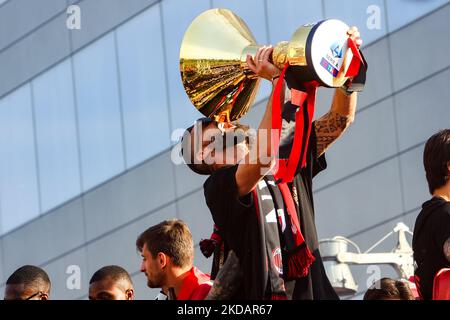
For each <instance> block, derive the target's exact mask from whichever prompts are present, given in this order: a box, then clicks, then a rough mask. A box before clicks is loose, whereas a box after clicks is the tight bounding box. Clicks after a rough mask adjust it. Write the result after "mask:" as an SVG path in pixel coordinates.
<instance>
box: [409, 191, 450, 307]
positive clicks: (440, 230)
mask: <svg viewBox="0 0 450 320" xmlns="http://www.w3.org/2000/svg"><path fill="white" fill-rule="evenodd" d="M448 238H450V202H448V201H445V200H444V199H442V198H438V197H434V198H432V199H431V200H428V201H426V202H425V203H424V204H423V205H422V211H421V212H420V213H419V215H418V216H417V219H416V224H415V226H414V236H413V250H414V260H415V267H416V270H415V278H416V285H417V289H418V290H419V292H420V295H421V297H422V298H423V299H425V300H431V298H432V293H433V281H434V276H435V275H436V273H437V272H438V271H439V270H440V269H442V268H450V262H449V261H448V260H447V259H446V257H445V256H444V251H443V249H444V242H445V241H446V240H447V239H448Z"/></svg>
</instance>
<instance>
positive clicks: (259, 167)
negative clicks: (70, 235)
mask: <svg viewBox="0 0 450 320" xmlns="http://www.w3.org/2000/svg"><path fill="white" fill-rule="evenodd" d="M348 35H349V37H350V38H351V39H353V40H354V41H355V43H356V44H357V45H358V46H359V45H361V39H360V37H359V32H358V30H357V29H356V28H354V27H352V28H351V29H350V30H349V31H348ZM272 51H273V48H272V47H270V46H269V47H262V48H260V49H259V50H258V52H257V54H256V56H255V57H254V58H253V57H251V56H247V65H248V66H249V68H250V69H251V71H252V72H254V73H255V74H256V75H258V76H259V77H261V78H263V79H266V80H268V81H270V82H271V83H272V85H273V87H274V90H273V91H272V94H271V97H270V99H269V103H268V104H267V107H266V109H265V113H264V115H263V118H262V120H261V123H260V125H259V128H258V130H257V134H256V135H254V136H252V135H251V134H250V130H249V128H248V127H247V126H244V125H241V124H238V123H228V124H224V123H218V122H216V121H213V120H212V119H210V118H202V119H199V120H198V121H196V123H195V124H194V125H193V126H192V127H190V128H188V129H187V130H186V132H185V134H184V136H183V139H182V142H181V147H182V148H181V150H182V156H183V158H184V161H185V163H186V164H187V165H188V167H189V168H190V169H191V170H193V171H194V172H196V173H198V174H202V175H208V178H207V179H206V181H205V183H204V195H205V201H206V204H207V206H208V208H209V210H210V212H211V215H212V218H213V221H214V226H212V229H213V233H212V235H211V237H210V239H205V240H203V241H202V242H201V243H200V248H201V250H202V252H203V254H204V255H205V256H207V257H209V256H211V255H212V254H214V258H213V262H212V268H211V273H210V274H207V273H203V272H202V271H200V270H199V269H197V268H196V267H195V266H194V265H193V261H194V244H193V240H192V234H191V232H190V231H189V228H188V226H187V225H186V224H185V223H184V222H182V221H180V220H166V221H163V222H161V223H159V224H157V225H155V226H151V227H150V228H148V229H147V230H146V231H144V232H143V233H142V234H141V235H139V237H138V238H137V240H136V247H137V249H138V250H139V252H140V253H141V255H142V264H141V271H142V272H143V273H145V275H146V277H147V284H148V286H149V287H150V288H160V289H161V295H159V296H158V299H161V298H163V299H177V300H199V299H211V300H216V299H252V300H291V299H292V300H331V299H339V297H338V295H337V294H336V292H335V291H334V289H333V287H332V286H331V284H330V281H329V280H328V277H327V275H326V273H325V268H324V264H323V261H322V258H321V255H320V252H319V246H318V236H317V230H316V226H315V214H314V200H313V192H312V180H313V178H314V176H316V175H317V174H318V173H319V172H321V171H322V170H324V169H325V168H326V166H327V163H326V160H325V152H326V151H327V150H328V148H329V147H330V145H331V144H332V143H333V142H334V141H336V139H338V138H339V137H340V136H341V135H342V134H343V133H344V131H345V130H346V129H347V128H348V127H349V125H350V124H351V123H352V122H353V121H354V118H355V111H356V102H357V93H356V92H353V91H352V88H351V82H350V83H347V84H346V85H344V86H343V87H341V88H338V89H336V91H335V94H334V97H333V101H332V103H331V107H330V109H329V110H328V112H327V113H325V114H324V115H323V116H321V117H319V118H318V119H317V120H315V121H313V122H311V123H310V124H309V123H308V122H305V126H304V128H305V130H304V132H303V135H302V141H301V146H302V147H301V148H300V149H299V150H298V151H299V152H301V154H300V155H299V157H300V161H299V162H298V166H297V167H296V168H294V171H295V172H294V173H293V178H292V180H291V181H280V180H279V179H278V180H277V178H276V176H275V177H274V175H272V172H273V170H274V169H275V168H276V166H277V165H278V163H277V159H283V158H284V159H286V158H289V152H290V150H291V149H292V145H293V144H294V143H295V137H294V132H295V126H296V119H297V118H296V111H297V109H298V107H301V105H302V102H299V103H298V101H299V97H301V96H302V92H305V91H307V90H308V88H306V87H305V84H304V83H301V82H297V81H296V80H295V79H293V78H291V77H290V75H289V73H286V74H284V73H283V72H284V71H283V70H280V69H279V68H277V67H276V66H275V65H274V64H273V63H272V62H271V60H270V57H271V54H272ZM284 76H285V79H286V81H280V77H281V79H283V77H284ZM279 81H280V83H279ZM280 87H282V90H281V94H280V90H278V95H277V94H274V93H275V92H276V91H277V90H276V88H280ZM277 100H278V102H277ZM273 103H280V104H281V105H283V106H284V107H283V110H282V123H281V125H282V133H281V138H280V141H279V145H277V147H276V148H274V147H273V140H272V139H273V137H272V135H271V134H259V133H261V132H266V133H267V132H270V130H271V129H272V128H273V121H274V119H273V118H272V114H273V113H272V111H273V110H272V105H273ZM303 109H305V108H303ZM309 116H311V117H312V115H309ZM305 118H308V115H306V117H305ZM297 125H298V124H297ZM227 141H232V142H233V143H231V144H229V143H225V142H227ZM252 148H253V150H257V152H251V151H252ZM424 167H425V172H426V178H427V181H428V185H429V190H430V193H431V194H432V199H431V200H429V201H427V202H425V203H424V205H423V210H422V212H421V213H420V214H419V216H418V218H417V221H416V225H415V230H414V239H413V249H414V259H415V262H416V273H415V274H416V279H415V282H416V285H417V289H418V291H419V294H420V296H421V298H423V299H431V296H432V293H431V292H432V284H433V278H434V275H435V274H436V273H437V272H438V271H439V270H440V269H442V268H449V267H450V179H449V176H450V130H448V129H447V130H443V131H440V132H439V133H437V134H435V135H433V136H432V137H431V138H430V139H429V140H428V142H427V144H426V146H425V151H424ZM418 170H419V168H418ZM350 196H351V195H349V201H351V197H350ZM50 290H51V284H50V279H49V277H48V275H47V274H46V273H45V272H44V271H43V270H42V269H40V268H39V267H36V266H24V267H21V268H19V269H18V270H16V271H15V272H14V273H13V274H12V275H11V276H10V277H9V279H8V280H7V282H6V289H5V299H48V298H49V297H50ZM364 298H365V299H368V300H369V299H372V300H374V299H391V300H395V299H397V300H411V299H413V295H412V293H411V291H410V288H409V286H408V285H407V284H406V283H405V282H402V281H397V280H393V279H387V278H383V279H380V280H379V281H378V282H377V283H375V284H374V285H373V286H372V287H371V288H369V290H368V291H367V293H366V294H365V296H364ZM89 299H92V300H100V299H122V300H132V299H134V289H133V283H132V281H131V278H130V276H129V275H128V273H127V272H126V271H125V270H124V269H123V268H121V267H119V266H105V267H103V268H101V269H100V270H98V271H97V272H96V273H95V274H94V275H93V276H92V278H91V280H90V282H89Z"/></svg>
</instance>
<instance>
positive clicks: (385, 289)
mask: <svg viewBox="0 0 450 320" xmlns="http://www.w3.org/2000/svg"><path fill="white" fill-rule="evenodd" d="M389 299H400V300H415V298H414V295H413V294H412V292H411V289H410V288H409V285H408V283H407V282H405V281H400V280H394V279H390V278H382V279H380V280H379V281H377V282H376V283H374V284H373V285H372V286H371V287H370V288H369V290H367V292H366V294H365V295H364V298H363V300H389Z"/></svg>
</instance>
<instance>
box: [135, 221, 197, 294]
mask: <svg viewBox="0 0 450 320" xmlns="http://www.w3.org/2000/svg"><path fill="white" fill-rule="evenodd" d="M136 247H137V249H138V250H139V252H141V255H142V264H141V271H142V272H144V273H145V275H146V277H147V285H148V286H149V287H150V288H162V287H164V286H165V285H166V284H167V280H168V277H169V276H171V275H173V274H174V272H176V271H180V272H184V271H188V270H189V269H191V268H192V264H193V261H194V242H193V240H192V234H191V231H189V228H188V227H187V225H186V224H185V223H184V222H183V221H181V220H167V221H163V222H161V223H159V224H157V225H154V226H152V227H150V228H148V229H147V230H145V231H144V232H143V233H142V234H141V235H140V236H139V237H138V238H137V240H136Z"/></svg>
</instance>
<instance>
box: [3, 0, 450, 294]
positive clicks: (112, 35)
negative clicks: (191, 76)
mask: <svg viewBox="0 0 450 320" xmlns="http://www.w3.org/2000/svg"><path fill="white" fill-rule="evenodd" d="M71 5H75V6H76V7H71ZM215 7H225V8H228V9H231V10H233V11H234V12H236V13H237V14H238V15H240V16H241V17H242V18H243V19H244V21H246V22H247V24H248V25H249V27H250V29H251V30H252V31H253V32H254V34H255V36H256V38H257V40H258V41H259V43H261V44H267V43H273V44H274V43H276V42H278V41H281V40H288V39H289V37H290V35H291V34H292V33H293V32H294V31H295V29H296V28H297V27H298V26H300V25H301V24H303V23H306V22H313V21H318V20H321V19H324V18H332V17H333V18H339V19H342V20H343V21H345V22H347V23H348V24H350V25H357V26H358V27H359V29H360V30H361V33H362V37H363V40H364V46H363V51H364V53H365V56H366V58H367V60H368V62H369V72H368V81H367V86H366V90H365V91H364V92H363V93H362V94H360V96H359V101H358V111H357V115H356V119H355V122H354V124H353V125H352V126H351V127H350V128H349V130H348V131H347V132H346V133H345V134H344V136H343V137H342V138H341V139H339V140H338V141H337V142H336V143H335V144H334V145H333V146H332V147H331V148H330V150H329V152H328V153H327V161H328V168H327V170H326V171H324V172H322V173H321V174H320V175H319V176H317V178H316V179H315V182H314V196H315V208H316V222H317V227H318V232H319V237H320V238H329V237H333V236H335V235H343V236H346V237H348V238H349V239H351V240H353V241H355V242H356V243H357V244H358V245H359V246H360V247H361V249H363V250H365V249H367V248H369V247H370V246H371V245H372V244H373V243H374V242H376V241H377V240H378V239H379V238H381V237H382V236H383V235H385V234H386V233H388V232H389V231H390V230H391V229H392V228H393V227H394V226H395V224H396V223H397V222H400V221H403V222H404V223H405V224H407V225H408V226H409V227H410V228H411V229H412V228H413V226H414V221H415V217H416V216H417V214H418V212H419V210H420V206H421V204H422V202H423V201H425V200H426V199H427V198H428V197H429V194H428V189H427V185H426V181H425V175H424V170H423V166H422V159H421V158H422V152H423V147H424V143H425V141H426V140H427V139H428V137H429V136H431V135H432V134H433V133H435V132H436V131H438V130H439V129H443V128H448V127H449V124H450V112H449V111H450V109H449V101H450V90H449V88H450V62H449V58H448V52H450V41H449V37H448V34H449V33H450V24H449V23H448V21H449V19H450V3H449V1H441V0H430V1H407V0H363V1H356V0H342V1H334V0H317V1H303V0H282V1H272V0H249V1H237V0H211V1H210V0H162V1H154V0H130V1H123V0H122V1H121V0H81V1H80V0H78V1H74V0H39V1H32V0H4V1H0V290H1V291H2V292H3V289H4V284H5V281H6V279H7V278H8V276H9V275H10V274H11V273H12V272H13V271H14V270H15V269H17V268H18V267H20V266H22V265H24V264H35V265H39V266H41V267H43V268H44V269H45V270H46V271H47V272H48V273H49V275H50V277H51V279H52V282H53V291H52V294H51V296H52V298H54V299H85V298H87V288H88V281H89V278H90V276H91V275H92V274H93V273H94V272H95V271H96V270H97V269H98V268H100V267H102V266H104V265H107V264H118V265H121V266H123V267H124V268H126V269H127V270H128V271H129V272H130V274H131V275H132V278H133V281H134V283H135V287H136V297H137V298H138V299H153V298H154V297H155V296H156V294H157V293H158V291H157V290H151V289H148V288H147V287H146V280H145V277H144V276H143V275H142V274H141V273H140V272H139V267H140V255H139V254H138V253H137V251H136V248H135V245H134V243H135V240H136V237H137V235H138V234H139V233H140V232H142V231H143V230H145V229H146V228H147V227H149V226H150V225H152V224H155V223H158V222H160V221H162V220H164V219H168V218H179V219H183V220H184V221H186V222H187V223H188V224H189V226H190V228H191V230H192V233H193V236H194V241H195V243H196V251H195V254H196V256H195V264H196V265H197V266H199V267H200V269H202V270H203V271H209V269H210V263H211V260H208V259H206V258H204V257H203V256H202V255H201V252H200V250H199V249H198V242H199V241H200V239H202V238H205V237H208V236H209V235H210V232H211V230H212V220H211V217H210V214H209V211H208V208H207V207H206V205H205V203H204V198H203V189H202V183H203V181H204V178H203V177H200V176H196V175H195V174H193V173H191V172H190V171H189V169H187V168H186V167H185V166H183V165H177V164H175V163H173V161H172V157H171V153H172V148H173V146H174V145H175V144H176V142H177V137H176V135H173V132H174V131H176V129H178V128H185V127H187V126H189V125H190V124H192V123H193V121H194V120H195V119H196V118H198V117H199V116H200V114H199V113H198V112H197V111H196V110H195V108H194V107H193V106H192V105H191V104H190V102H189V100H188V98H187V96H186V94H185V93H184V90H183V88H182V85H181V80H180V76H179V69H178V65H179V61H178V55H179V46H180V43H181V39H182V36H183V34H184V31H185V30H186V28H187V26H188V25H189V23H190V22H191V21H192V19H193V18H195V17H196V16H197V15H198V14H199V13H201V12H202V11H204V10H207V9H210V8H215ZM74 8H75V9H74ZM77 8H79V13H80V27H81V28H80V29H70V28H68V27H67V22H68V19H70V18H71V17H73V14H74V11H73V10H77ZM269 90H270V88H269V86H268V85H267V84H264V85H263V86H262V88H261V90H260V92H259V94H258V96H257V99H256V103H255V106H254V107H253V108H252V109H251V111H250V112H249V113H248V114H247V115H246V116H245V117H244V118H243V119H242V120H241V122H242V123H249V124H251V126H253V127H257V126H258V123H259V120H260V118H261V117H262V113H263V110H264V106H265V104H266V103H267V98H268V94H269ZM332 93H333V91H332V90H330V89H324V88H321V89H319V95H318V98H317V103H316V106H317V107H316V117H317V116H320V115H322V114H323V113H325V112H326V111H327V110H328V108H329V106H330V103H331V98H332ZM394 245H395V243H394V241H387V242H384V243H383V244H382V245H380V247H378V248H377V249H376V251H380V250H381V251H390V250H391V249H392V248H393V246H394ZM380 270H381V275H382V276H388V277H394V276H395V273H394V271H393V269H391V268H390V267H386V266H381V269H380ZM352 271H353V273H354V276H355V279H356V280H357V282H358V283H359V293H358V294H357V295H356V296H355V297H353V298H360V297H361V293H363V292H364V291H365V290H366V289H367V279H368V277H369V276H370V273H368V269H367V266H357V267H356V266H355V267H352ZM78 274H79V275H80V276H81V279H80V282H79V283H78V282H77V280H76V279H75V278H74V277H75V276H77V275H78ZM74 279H75V280H74ZM78 284H79V285H80V286H78Z"/></svg>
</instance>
